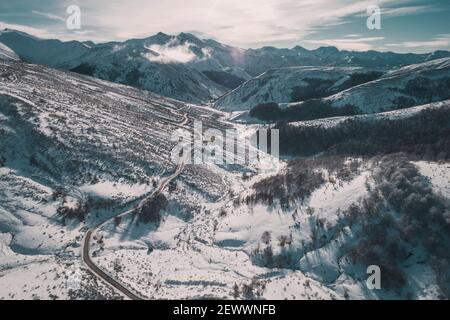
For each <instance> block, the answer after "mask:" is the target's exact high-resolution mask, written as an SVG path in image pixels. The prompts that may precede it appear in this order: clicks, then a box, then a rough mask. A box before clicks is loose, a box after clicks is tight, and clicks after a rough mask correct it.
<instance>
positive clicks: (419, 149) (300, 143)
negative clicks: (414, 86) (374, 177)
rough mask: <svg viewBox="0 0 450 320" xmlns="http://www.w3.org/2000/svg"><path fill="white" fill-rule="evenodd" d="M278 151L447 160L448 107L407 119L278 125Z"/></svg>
mask: <svg viewBox="0 0 450 320" xmlns="http://www.w3.org/2000/svg"><path fill="white" fill-rule="evenodd" d="M277 128H278V129H279V130H280V152H281V153H282V154H285V155H298V156H311V155H315V154H318V153H327V154H341V155H360V156H373V155H379V154H389V153H396V152H407V153H409V154H413V155H417V156H420V157H422V158H424V159H426V160H444V159H448V158H449V157H450V152H448V150H450V106H445V107H443V108H440V109H427V110H423V111H421V112H418V113H417V114H414V115H412V116H410V117H407V118H397V119H388V118H378V119H377V118H373V119H372V118H370V116H366V117H362V118H351V119H348V120H345V121H343V122H341V123H339V124H337V125H335V126H333V127H328V128H325V127H320V126H312V127H303V126H299V127H296V126H292V125H289V124H281V125H278V126H277Z"/></svg>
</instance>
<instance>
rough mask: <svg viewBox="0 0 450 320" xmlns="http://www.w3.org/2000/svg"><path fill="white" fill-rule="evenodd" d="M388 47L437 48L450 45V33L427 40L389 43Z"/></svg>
mask: <svg viewBox="0 0 450 320" xmlns="http://www.w3.org/2000/svg"><path fill="white" fill-rule="evenodd" d="M386 46H387V47H401V48H421V47H427V48H435V49H438V48H440V47H446V46H450V34H441V35H439V36H437V37H436V38H433V39H431V40H426V41H404V42H400V43H387V44H386Z"/></svg>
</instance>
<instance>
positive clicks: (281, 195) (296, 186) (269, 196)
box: [245, 155, 360, 208]
mask: <svg viewBox="0 0 450 320" xmlns="http://www.w3.org/2000/svg"><path fill="white" fill-rule="evenodd" d="M347 160H348V159H347V158H346V157H341V156H334V155H333V156H323V157H316V158H299V159H294V160H291V161H289V163H288V170H287V172H283V173H280V174H278V175H275V176H271V177H268V178H266V179H264V180H261V181H259V182H257V183H255V184H254V185H253V188H254V190H255V192H254V194H253V195H251V196H249V197H248V198H246V199H245V201H246V202H247V203H265V204H268V205H272V204H273V203H274V201H275V200H279V202H280V204H281V206H282V207H284V208H288V207H289V206H290V204H291V203H292V202H295V201H304V200H305V199H307V198H308V197H309V196H310V195H311V193H312V192H313V191H314V190H316V189H317V188H319V187H320V186H322V185H323V184H324V183H325V182H326V180H325V176H324V174H323V171H322V169H326V170H327V171H328V172H329V173H330V175H332V176H334V177H335V178H336V179H339V180H342V181H350V180H351V179H353V177H354V176H355V175H356V174H357V173H358V172H359V165H360V164H359V162H358V161H356V160H354V161H347Z"/></svg>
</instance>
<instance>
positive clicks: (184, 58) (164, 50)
mask: <svg viewBox="0 0 450 320" xmlns="http://www.w3.org/2000/svg"><path fill="white" fill-rule="evenodd" d="M147 49H148V50H150V52H148V53H146V54H145V55H144V57H145V58H147V59H148V60H149V61H152V62H158V63H188V62H191V61H194V60H196V59H197V56H196V55H195V53H194V52H192V50H191V44H189V43H188V42H186V43H184V44H177V43H176V42H175V40H172V41H170V42H169V43H167V44H165V45H158V44H153V45H151V46H149V47H147Z"/></svg>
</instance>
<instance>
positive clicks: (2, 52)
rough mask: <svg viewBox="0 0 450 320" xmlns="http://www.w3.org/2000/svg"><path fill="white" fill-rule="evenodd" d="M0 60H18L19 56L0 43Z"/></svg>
mask: <svg viewBox="0 0 450 320" xmlns="http://www.w3.org/2000/svg"><path fill="white" fill-rule="evenodd" d="M0 59H6V60H20V58H19V56H18V55H17V54H16V53H15V52H14V51H12V50H11V49H10V48H8V47H7V46H6V45H4V44H3V43H0Z"/></svg>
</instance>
